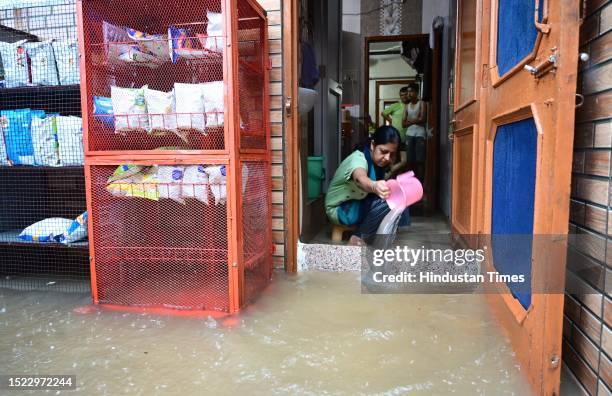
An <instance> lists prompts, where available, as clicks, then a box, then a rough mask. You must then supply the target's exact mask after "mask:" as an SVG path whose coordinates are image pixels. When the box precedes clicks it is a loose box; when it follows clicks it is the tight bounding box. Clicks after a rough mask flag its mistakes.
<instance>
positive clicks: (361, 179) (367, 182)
mask: <svg viewBox="0 0 612 396" xmlns="http://www.w3.org/2000/svg"><path fill="white" fill-rule="evenodd" d="M353 180H355V183H357V185H358V186H359V188H361V189H362V190H363V191H365V192H368V193H374V194H376V195H378V196H379V197H380V198H382V199H387V197H389V187H387V183H385V181H384V180H378V181H374V180H372V179H370V178H369V177H368V173H367V172H366V170H365V169H363V168H357V169H355V170H354V171H353Z"/></svg>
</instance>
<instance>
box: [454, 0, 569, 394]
mask: <svg viewBox="0 0 612 396" xmlns="http://www.w3.org/2000/svg"><path fill="white" fill-rule="evenodd" d="M458 18H459V21H458V41H457V57H456V58H457V61H456V63H457V73H456V75H457V77H456V90H455V97H456V102H455V104H456V106H457V111H456V115H455V125H456V130H455V134H454V148H453V155H454V157H453V197H452V198H453V199H452V202H453V206H452V208H453V215H452V224H453V229H454V230H455V231H456V232H460V233H465V234H479V235H481V238H480V239H481V241H483V240H485V241H487V242H486V243H489V244H490V245H489V246H490V250H491V251H490V252H489V255H490V257H489V258H490V260H489V261H488V265H490V266H491V267H490V268H489V269H491V270H495V271H497V272H499V273H503V274H510V273H522V274H524V275H525V277H526V279H527V282H526V285H527V287H526V288H525V287H523V288H521V289H520V291H519V290H518V289H516V285H515V284H502V285H501V287H500V288H499V292H498V293H492V294H488V295H487V296H488V298H489V300H490V302H491V304H492V307H493V310H494V313H495V315H496V316H497V318H498V319H499V321H500V323H501V324H502V326H503V328H504V329H505V330H506V331H507V334H508V336H509V338H510V339H511V341H512V344H513V347H514V350H515V352H516V356H517V358H518V359H519V360H520V363H521V364H522V367H523V372H524V373H526V375H527V377H528V378H529V381H530V382H531V384H532V385H533V388H534V389H535V391H536V393H537V394H546V395H553V394H556V395H558V394H559V378H560V366H561V363H560V362H561V335H562V326H563V281H564V274H565V249H563V246H564V245H563V244H561V245H557V246H556V247H555V249H553V250H550V249H541V248H538V246H541V245H538V244H542V243H544V244H545V243H547V242H549V240H552V239H553V238H551V237H550V236H552V235H557V236H558V235H565V234H567V229H568V221H569V219H568V217H569V195H570V183H571V163H572V161H571V158H572V144H573V130H574V113H575V90H576V74H577V60H578V28H579V0H554V1H553V0H459V2H458ZM474 22H475V24H476V27H475V28H472V26H473V23H474ZM473 33H474V34H475V37H474V36H473V35H472V34H473ZM472 62H473V65H474V66H472ZM466 72H467V73H468V74H469V76H466V75H465V74H464V73H466ZM472 80H473V81H474V85H475V88H474V90H473V91H472V85H471V84H470V83H471V81H472ZM489 235H490V236H492V238H489V237H488V236H489ZM515 235H524V236H528V238H519V240H520V241H521V242H520V243H521V245H517V244H515V245H514V246H510V249H508V246H506V247H505V249H506V251H505V252H502V253H503V254H501V253H500V252H501V251H502V250H503V248H501V247H500V246H501V245H500V244H499V243H498V244H497V245H496V243H495V241H496V240H500V239H504V238H507V237H508V236H515ZM547 238H548V239H547ZM508 240H511V238H510V239H506V244H507V241H508ZM555 240H558V238H555ZM491 242H492V243H491ZM502 245H503V244H502ZM496 249H497V250H496ZM496 253H497V254H496ZM509 253H510V254H509ZM551 256H554V262H555V266H554V268H551V267H550V263H551Z"/></svg>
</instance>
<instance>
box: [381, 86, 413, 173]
mask: <svg viewBox="0 0 612 396" xmlns="http://www.w3.org/2000/svg"><path fill="white" fill-rule="evenodd" d="M399 95H400V101H399V102H397V103H394V104H392V105H390V106H388V107H387V108H386V109H385V110H384V111H383V112H382V113H381V115H382V117H383V119H384V120H385V121H387V122H389V123H390V124H391V126H393V127H394V128H395V129H397V131H398V132H399V134H400V139H401V143H400V147H399V149H398V152H399V156H400V158H399V162H397V163H396V164H395V165H393V167H392V168H391V170H390V175H391V176H395V175H396V174H398V173H400V172H401V171H403V170H404V168H406V165H408V157H407V155H406V149H405V144H406V128H405V127H404V125H403V121H404V114H405V113H406V105H407V104H408V102H409V101H410V99H409V97H408V87H402V88H401V89H400V91H399Z"/></svg>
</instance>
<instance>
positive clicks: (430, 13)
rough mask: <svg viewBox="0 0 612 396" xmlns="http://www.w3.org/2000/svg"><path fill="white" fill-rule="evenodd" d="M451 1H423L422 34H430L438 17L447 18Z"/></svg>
mask: <svg viewBox="0 0 612 396" xmlns="http://www.w3.org/2000/svg"><path fill="white" fill-rule="evenodd" d="M449 1H450V0H425V1H423V18H422V23H423V27H422V32H423V33H429V30H430V28H431V23H432V22H433V20H434V18H435V17H437V16H441V17H443V18H444V17H447V16H448V10H449Z"/></svg>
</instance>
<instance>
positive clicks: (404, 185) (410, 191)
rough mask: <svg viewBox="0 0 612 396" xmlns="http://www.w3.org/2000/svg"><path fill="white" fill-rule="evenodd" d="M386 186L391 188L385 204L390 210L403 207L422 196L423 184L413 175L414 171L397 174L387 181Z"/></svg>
mask: <svg viewBox="0 0 612 396" xmlns="http://www.w3.org/2000/svg"><path fill="white" fill-rule="evenodd" d="M387 186H388V187H389V189H390V190H391V194H390V195H389V198H387V205H389V208H390V209H391V210H393V209H396V208H405V207H407V206H410V205H412V204H414V203H416V202H419V201H420V200H421V198H423V185H422V184H421V182H420V181H419V179H417V178H416V177H414V172H412V171H410V172H406V173H402V174H401V175H398V176H397V178H396V179H395V180H393V179H391V180H388V181H387Z"/></svg>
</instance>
